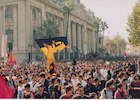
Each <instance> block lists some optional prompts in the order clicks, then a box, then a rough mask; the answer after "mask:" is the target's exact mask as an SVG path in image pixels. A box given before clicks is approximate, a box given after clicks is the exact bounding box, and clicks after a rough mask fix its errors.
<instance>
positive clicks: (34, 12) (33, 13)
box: [32, 9, 36, 20]
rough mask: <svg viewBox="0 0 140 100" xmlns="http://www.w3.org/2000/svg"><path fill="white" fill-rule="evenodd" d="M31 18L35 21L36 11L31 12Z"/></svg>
mask: <svg viewBox="0 0 140 100" xmlns="http://www.w3.org/2000/svg"><path fill="white" fill-rule="evenodd" d="M32 16H33V20H36V10H35V9H33V10H32Z"/></svg>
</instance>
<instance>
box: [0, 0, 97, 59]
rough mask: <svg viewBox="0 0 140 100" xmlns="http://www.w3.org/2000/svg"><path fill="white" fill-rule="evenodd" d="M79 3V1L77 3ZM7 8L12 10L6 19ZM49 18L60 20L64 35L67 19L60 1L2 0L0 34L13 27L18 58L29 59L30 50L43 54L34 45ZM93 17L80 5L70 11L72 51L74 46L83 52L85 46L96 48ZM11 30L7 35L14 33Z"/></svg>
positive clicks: (69, 38) (0, 0) (0, 2)
mask: <svg viewBox="0 0 140 100" xmlns="http://www.w3.org/2000/svg"><path fill="white" fill-rule="evenodd" d="M78 3H79V1H77V2H76V4H78ZM8 7H10V8H11V9H12V13H13V16H12V18H5V10H6V9H7V8H8ZM88 13H89V12H88ZM47 18H52V19H55V20H57V21H59V22H60V27H59V29H60V32H61V35H62V36H66V22H67V21H66V16H65V15H64V11H63V7H62V3H61V2H56V0H0V37H1V35H2V34H6V32H7V30H8V32H9V30H10V32H11V30H12V34H13V41H11V43H12V44H13V51H14V53H15V55H16V59H18V60H19V61H22V60H24V59H27V58H28V54H29V52H31V51H32V52H33V53H34V55H33V56H35V55H37V54H38V55H39V54H40V53H41V52H40V50H39V48H38V47H37V46H35V47H34V46H33V44H34V34H35V33H36V32H37V28H38V27H40V26H41V24H42V21H43V20H46V19H47ZM90 18H91V17H90V16H88V14H87V11H86V10H85V9H84V8H83V9H81V8H80V7H79V6H77V8H76V9H75V10H73V11H72V12H71V14H70V19H69V30H68V41H69V44H70V45H71V47H70V49H69V50H68V51H69V52H73V51H74V49H75V47H77V48H78V49H79V52H80V53H84V50H86V49H87V51H88V52H87V53H89V52H91V51H94V52H95V51H96V49H95V48H96V46H95V44H96V43H95V42H96V41H95V40H96V37H95V36H96V35H95V28H94V27H93V23H92V20H94V18H93V19H92V20H91V21H90V20H89V19H90ZM4 30H5V31H6V32H5V31H4ZM10 32H9V33H8V34H11V33H10ZM84 45H87V46H84ZM85 47H86V49H85ZM73 55H74V54H73ZM79 56H80V55H79ZM64 58H65V57H64ZM69 58H70V53H69Z"/></svg>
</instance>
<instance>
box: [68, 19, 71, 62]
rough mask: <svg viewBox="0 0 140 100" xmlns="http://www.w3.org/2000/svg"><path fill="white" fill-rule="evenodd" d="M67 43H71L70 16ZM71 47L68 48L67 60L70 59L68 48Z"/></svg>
mask: <svg viewBox="0 0 140 100" xmlns="http://www.w3.org/2000/svg"><path fill="white" fill-rule="evenodd" d="M68 43H69V45H71V17H69V25H68ZM70 49H71V48H68V49H67V51H68V60H70V51H71V50H70Z"/></svg>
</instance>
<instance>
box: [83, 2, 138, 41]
mask: <svg viewBox="0 0 140 100" xmlns="http://www.w3.org/2000/svg"><path fill="white" fill-rule="evenodd" d="M137 1H138V0H81V3H83V4H84V5H85V6H86V9H87V10H89V9H90V10H91V11H93V12H94V15H95V16H97V17H99V18H101V19H103V21H105V22H106V23H107V24H108V26H109V29H108V30H106V32H105V36H108V37H110V38H112V37H114V36H115V35H116V34H117V33H119V34H120V35H121V36H122V37H123V38H124V39H125V40H127V37H128V33H127V31H126V28H127V19H128V16H129V15H130V14H131V13H132V10H133V7H134V6H135V4H136V2H137Z"/></svg>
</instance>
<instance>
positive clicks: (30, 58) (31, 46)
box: [28, 44, 34, 62]
mask: <svg viewBox="0 0 140 100" xmlns="http://www.w3.org/2000/svg"><path fill="white" fill-rule="evenodd" d="M28 47H29V48H30V52H29V62H30V61H32V52H33V51H32V49H33V47H34V44H29V45H28Z"/></svg>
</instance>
